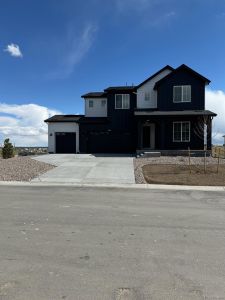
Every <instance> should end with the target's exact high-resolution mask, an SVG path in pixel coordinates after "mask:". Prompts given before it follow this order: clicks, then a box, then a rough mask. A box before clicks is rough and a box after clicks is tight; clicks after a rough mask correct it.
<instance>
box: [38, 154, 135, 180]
mask: <svg viewBox="0 0 225 300" xmlns="http://www.w3.org/2000/svg"><path fill="white" fill-rule="evenodd" d="M34 159H36V160H38V161H42V162H46V163H49V164H52V165H55V166H57V167H56V168H55V169H53V170H51V171H48V172H47V173H45V174H43V175H41V176H40V177H38V178H35V179H33V181H42V182H58V183H89V184H92V183H96V184H104V183H111V184H120V183H135V179H134V167H133V157H132V156H110V155H98V156H94V155H92V154H47V155H42V156H38V157H35V158H34Z"/></svg>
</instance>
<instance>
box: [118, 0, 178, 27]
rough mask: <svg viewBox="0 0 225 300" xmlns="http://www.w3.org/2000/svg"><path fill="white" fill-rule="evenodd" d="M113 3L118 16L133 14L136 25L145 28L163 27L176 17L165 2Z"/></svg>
mask: <svg viewBox="0 0 225 300" xmlns="http://www.w3.org/2000/svg"><path fill="white" fill-rule="evenodd" d="M114 3H115V7H116V12H117V13H119V15H121V14H123V15H129V16H131V17H133V16H134V14H135V18H136V19H138V23H139V24H142V26H144V27H147V28H149V27H160V26H165V25H167V24H168V23H169V22H170V21H171V20H172V19H173V18H174V17H175V16H176V12H175V11H174V10H171V7H170V8H169V9H168V5H166V4H168V3H166V1H165V0H115V2H114ZM159 7H160V8H159Z"/></svg>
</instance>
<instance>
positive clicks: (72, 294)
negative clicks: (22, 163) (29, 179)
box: [0, 186, 225, 300]
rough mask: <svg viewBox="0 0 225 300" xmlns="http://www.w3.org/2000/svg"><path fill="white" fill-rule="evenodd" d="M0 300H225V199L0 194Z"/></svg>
mask: <svg viewBox="0 0 225 300" xmlns="http://www.w3.org/2000/svg"><path fill="white" fill-rule="evenodd" d="M0 299H1V300H2V299H3V300H5V299H7V300H8V299H10V300H11V299H18V300H26V299H29V300H36V299H38V300H39V299H45V300H49V299H54V300H55V299H56V300H57V299H67V300H68V299H79V300H89V299H91V300H92V299H93V300H95V299H96V300H109V299H115V300H130V299H131V300H134V299H141V300H142V299H143V300H145V299H173V300H174V299H187V300H190V299H194V300H195V299H205V300H208V299H210V300H211V299H212V300H213V299H225V192H209V191H207V192H203V191H173V190H168V191H167V190H144V189H142V190H140V189H103V188H87V187H86V188H74V187H35V186H31V187H24V186H20V187H16V186H0Z"/></svg>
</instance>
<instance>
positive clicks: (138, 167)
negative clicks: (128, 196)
mask: <svg viewBox="0 0 225 300" xmlns="http://www.w3.org/2000/svg"><path fill="white" fill-rule="evenodd" d="M220 163H221V164H225V159H220ZM147 164H154V165H155V164H169V165H171V164H173V165H174V164H175V165H184V164H186V165H188V157H187V156H161V157H151V158H134V175H135V181H136V183H140V184H143V183H147V182H146V181H145V178H144V176H143V172H142V167H143V166H145V165H147ZM191 164H192V165H203V164H204V158H203V157H191ZM206 164H208V165H209V164H210V165H213V164H217V158H213V157H211V156H210V157H207V158H206Z"/></svg>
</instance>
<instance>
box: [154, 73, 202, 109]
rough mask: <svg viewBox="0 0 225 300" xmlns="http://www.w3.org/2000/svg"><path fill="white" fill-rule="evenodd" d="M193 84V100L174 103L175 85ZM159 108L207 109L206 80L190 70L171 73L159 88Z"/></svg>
mask: <svg viewBox="0 0 225 300" xmlns="http://www.w3.org/2000/svg"><path fill="white" fill-rule="evenodd" d="M175 85H191V96H192V99H191V102H186V103H174V102H173V86H175ZM157 90H158V110H195V109H196V110H203V109H205V82H204V81H203V80H202V79H200V78H199V77H197V76H195V75H193V73H191V72H189V71H188V70H185V69H181V70H179V71H177V72H175V73H174V74H173V73H171V75H170V76H168V78H166V79H165V80H164V81H163V82H161V84H160V85H159V86H158V88H157Z"/></svg>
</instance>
